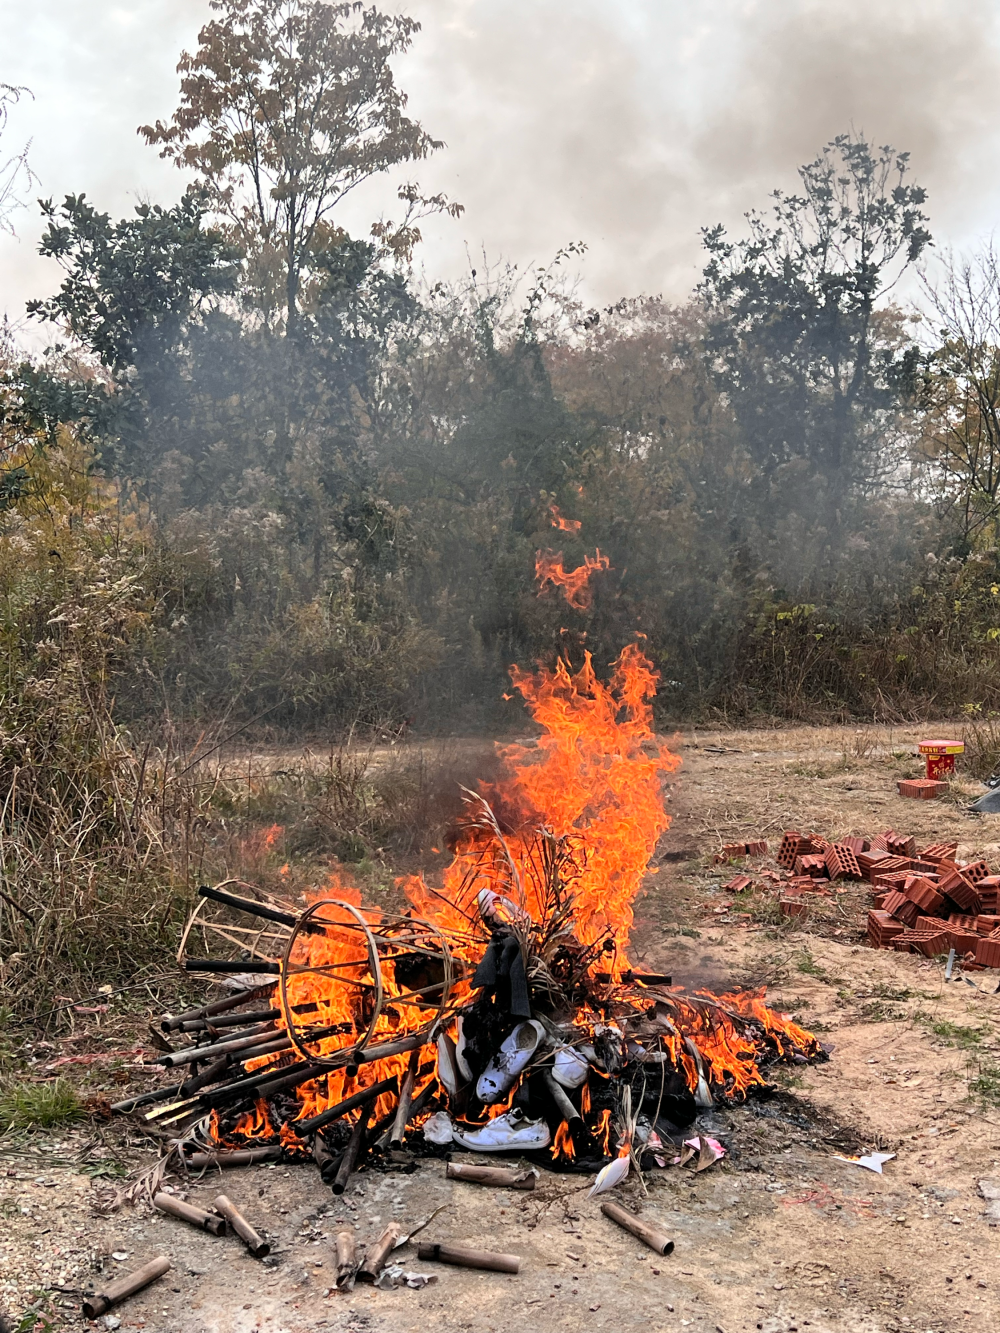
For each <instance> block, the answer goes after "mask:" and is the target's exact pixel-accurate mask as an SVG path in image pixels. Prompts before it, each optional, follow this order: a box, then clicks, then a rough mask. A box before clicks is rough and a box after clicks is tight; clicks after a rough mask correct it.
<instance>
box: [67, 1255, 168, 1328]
mask: <svg viewBox="0 0 1000 1333" xmlns="http://www.w3.org/2000/svg"><path fill="white" fill-rule="evenodd" d="M169 1270H170V1260H169V1259H168V1258H167V1256H166V1255H165V1254H161V1255H160V1256H159V1258H157V1259H150V1261H149V1263H148V1264H143V1266H142V1267H141V1268H137V1269H136V1271H135V1272H134V1273H130V1274H129V1275H128V1276H127V1277H120V1278H118V1280H117V1281H116V1282H109V1283H108V1285H107V1286H106V1287H105V1288H104V1290H103V1291H97V1292H95V1293H94V1295H93V1296H88V1297H87V1299H86V1300H85V1301H84V1302H83V1313H84V1315H85V1316H86V1317H87V1318H88V1319H98V1318H99V1317H100V1316H101V1315H102V1314H104V1313H105V1312H106V1311H108V1310H110V1309H111V1307H112V1306H113V1305H118V1304H119V1302H121V1301H123V1300H125V1298H126V1297H127V1296H134V1295H135V1293H136V1292H137V1291H142V1289H143V1287H148V1286H149V1284H150V1283H151V1282H155V1280H156V1279H157V1278H158V1277H162V1276H163V1274H164V1273H166V1272H169Z"/></svg>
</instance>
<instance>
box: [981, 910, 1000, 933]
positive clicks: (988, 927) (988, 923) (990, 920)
mask: <svg viewBox="0 0 1000 1333" xmlns="http://www.w3.org/2000/svg"><path fill="white" fill-rule="evenodd" d="M998 926H1000V918H998V917H996V916H994V915H992V914H987V915H980V916H977V917H976V930H977V931H978V933H979V934H980V935H992V933H993V931H995V930H996V928H997V927H998Z"/></svg>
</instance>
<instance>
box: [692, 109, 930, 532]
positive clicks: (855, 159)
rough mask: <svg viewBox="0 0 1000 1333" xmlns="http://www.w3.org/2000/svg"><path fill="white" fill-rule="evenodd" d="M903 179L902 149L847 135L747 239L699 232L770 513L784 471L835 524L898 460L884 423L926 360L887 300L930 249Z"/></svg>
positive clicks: (729, 391) (917, 194)
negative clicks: (852, 500)
mask: <svg viewBox="0 0 1000 1333" xmlns="http://www.w3.org/2000/svg"><path fill="white" fill-rule="evenodd" d="M908 173H909V155H908V154H907V153H897V152H896V150H895V149H893V148H890V147H881V148H877V149H876V148H873V147H872V146H871V145H870V144H868V143H867V142H866V141H865V140H864V139H863V138H855V137H853V136H851V135H847V134H842V135H839V136H838V137H837V138H836V139H834V140H833V142H832V143H830V144H828V145H827V146H826V147H825V148H824V149H823V151H822V152H821V153H820V154H819V156H818V157H817V158H816V159H815V161H813V162H810V163H808V164H807V165H806V166H803V167H802V168H800V171H799V177H800V179H801V182H802V192H801V193H800V194H785V193H783V192H782V191H780V190H776V191H775V192H774V196H773V197H774V206H773V210H772V216H771V217H770V218H769V217H766V216H764V215H762V214H760V213H757V212H753V213H750V214H748V218H747V220H748V223H749V235H748V236H747V237H746V238H745V239H743V240H739V241H732V240H730V239H729V238H728V237H727V236H726V234H725V230H724V228H723V227H722V226H717V227H714V228H712V229H709V230H706V231H705V233H704V238H705V246H706V248H707V250H708V254H709V261H708V264H707V266H706V268H705V273H704V280H703V282H702V284H701V287H700V292H701V295H702V297H703V298H704V300H705V301H706V303H707V305H708V309H709V314H710V318H711V326H710V330H709V333H708V338H707V342H708V347H709V350H710V352H711V354H712V356H713V357H714V360H715V366H716V370H717V375H718V380H719V383H720V387H721V388H722V389H723V390H724V392H725V393H726V395H727V397H728V400H729V402H730V403H731V405H732V409H733V411H734V413H735V415H736V418H737V421H738V424H739V428H740V433H741V436H742V439H743V442H744V446H745V448H746V449H747V451H748V454H749V460H750V462H751V465H752V468H753V472H754V482H753V491H754V494H755V497H756V500H757V507H758V509H759V511H760V513H761V515H762V516H763V517H765V518H768V517H770V516H772V515H773V513H774V512H775V511H776V510H780V509H781V508H782V507H783V506H784V505H786V503H787V501H788V498H789V497H788V495H787V493H786V482H787V480H788V478H789V477H790V476H795V477H796V478H797V479H798V494H797V495H796V502H798V501H799V500H800V499H801V497H802V495H804V494H806V493H807V492H808V493H810V494H813V495H815V496H819V494H820V492H822V499H821V502H820V508H822V509H824V510H825V511H826V514H825V517H826V518H827V519H829V518H830V516H831V515H832V514H833V513H834V512H835V511H836V510H837V509H838V508H842V506H843V504H844V502H845V500H846V499H847V498H848V497H849V496H851V495H856V494H858V493H863V492H865V491H869V492H870V490H871V488H872V487H873V486H875V485H876V484H877V483H878V482H879V480H880V479H884V476H883V474H884V473H885V471H886V468H887V467H888V468H891V467H892V466H893V463H894V456H893V454H892V451H891V450H888V451H887V450H886V449H885V448H884V445H885V443H886V439H887V433H888V432H889V429H890V426H889V417H890V416H891V414H892V413H893V412H894V411H895V409H896V407H897V405H898V403H899V401H900V394H901V392H902V391H903V390H904V389H905V388H906V386H907V384H908V383H909V382H910V381H912V380H913V379H914V377H915V371H916V367H917V364H918V360H919V358H918V353H917V350H916V348H915V347H913V346H907V345H906V339H905V337H904V336H903V332H904V331H903V328H902V323H901V321H900V319H899V318H898V316H894V315H893V314H892V313H891V311H890V312H887V310H886V301H887V298H889V296H890V294H891V292H892V290H893V288H894V287H895V286H896V284H897V283H898V281H899V279H900V277H901V276H902V274H903V272H904V271H905V270H906V269H907V268H909V267H910V266H911V265H913V264H914V263H915V262H916V260H917V259H918V258H919V257H920V255H921V254H922V253H923V252H924V250H925V249H926V248H927V246H929V245H930V244H931V236H930V232H929V231H928V230H927V228H926V226H925V225H924V224H925V222H926V220H927V219H926V216H925V214H924V213H923V211H922V205H923V203H924V201H925V197H926V196H925V192H924V190H923V189H922V188H921V187H920V186H918V185H914V184H912V183H911V182H910V180H909V179H908ZM808 508H809V506H808V505H807V506H806V509H808Z"/></svg>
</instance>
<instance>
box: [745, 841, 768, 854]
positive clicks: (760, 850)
mask: <svg viewBox="0 0 1000 1333" xmlns="http://www.w3.org/2000/svg"><path fill="white" fill-rule="evenodd" d="M766 855H767V839H766V838H758V839H757V841H756V842H748V843H747V856H766Z"/></svg>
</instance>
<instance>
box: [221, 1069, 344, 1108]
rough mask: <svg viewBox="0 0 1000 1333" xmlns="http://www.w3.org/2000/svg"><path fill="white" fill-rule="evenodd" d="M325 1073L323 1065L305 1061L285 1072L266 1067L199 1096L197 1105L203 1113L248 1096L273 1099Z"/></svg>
mask: <svg viewBox="0 0 1000 1333" xmlns="http://www.w3.org/2000/svg"><path fill="white" fill-rule="evenodd" d="M325 1073H326V1067H325V1066H324V1065H318V1064H310V1063H308V1062H307V1061H305V1060H302V1061H300V1062H299V1063H298V1064H295V1065H290V1066H288V1067H287V1068H285V1069H276V1068H275V1067H274V1066H273V1065H269V1066H268V1068H267V1069H262V1070H260V1071H258V1072H257V1073H256V1074H253V1075H251V1076H250V1077H249V1078H247V1077H243V1078H238V1079H236V1080H235V1081H234V1082H232V1083H223V1085H222V1087H221V1088H212V1089H211V1090H210V1091H208V1092H202V1093H200V1094H199V1097H198V1101H199V1104H200V1105H201V1106H203V1107H204V1108H205V1110H206V1111H208V1110H217V1109H218V1108H219V1107H222V1106H229V1105H230V1104H232V1103H234V1102H238V1101H241V1100H243V1098H245V1097H249V1096H255V1097H273V1096H274V1094H275V1093H277V1092H286V1091H287V1090H288V1089H289V1088H295V1087H297V1086H298V1085H299V1084H300V1083H307V1082H308V1081H309V1079H311V1078H317V1077H318V1076H319V1075H320V1074H325Z"/></svg>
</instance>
